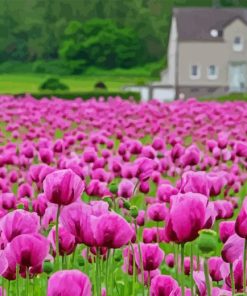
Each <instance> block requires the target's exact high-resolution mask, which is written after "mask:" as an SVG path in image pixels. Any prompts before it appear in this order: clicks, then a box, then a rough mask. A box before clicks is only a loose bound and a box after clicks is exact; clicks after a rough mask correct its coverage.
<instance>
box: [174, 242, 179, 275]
mask: <svg viewBox="0 0 247 296" xmlns="http://www.w3.org/2000/svg"><path fill="white" fill-rule="evenodd" d="M174 260H175V274H176V280H178V245H177V244H174Z"/></svg>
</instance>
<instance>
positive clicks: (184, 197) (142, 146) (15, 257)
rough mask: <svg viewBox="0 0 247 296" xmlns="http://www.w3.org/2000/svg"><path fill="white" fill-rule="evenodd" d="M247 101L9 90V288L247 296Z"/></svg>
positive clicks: (4, 243)
mask: <svg viewBox="0 0 247 296" xmlns="http://www.w3.org/2000/svg"><path fill="white" fill-rule="evenodd" d="M246 136H247V103H245V102H225V103H217V102H198V101H196V100H195V99H189V100H187V101H175V102H173V103H169V104H168V103H161V102H157V101H150V102H148V103H140V104H137V103H134V102H131V101H126V100H121V98H115V99H111V98H109V100H108V101H107V102H105V101H103V99H102V100H99V101H96V100H93V99H91V100H89V101H82V100H80V99H75V100H73V101H65V100H61V99H56V98H54V99H52V100H48V99H45V98H44V99H42V100H35V99H34V98H32V97H29V96H26V97H23V98H21V99H16V98H13V97H10V96H1V97H0V245H1V250H0V274H1V279H0V286H1V292H0V295H8V296H9V295H14V296H22V295H31V296H36V295H37V296H44V295H47V296H90V295H95V296H100V295H102V296H130V295H133V296H134V295H136V296H137V295H140V296H144V295H150V296H185V295H186V296H196V295H200V296H206V295H208V296H209V295H210V296H211V295H213V296H228V295H246V292H247V289H246V282H247V280H246V260H247V259H246V252H247V199H246V200H245V196H246V194H247V186H246V181H247V173H246V169H247V138H246Z"/></svg>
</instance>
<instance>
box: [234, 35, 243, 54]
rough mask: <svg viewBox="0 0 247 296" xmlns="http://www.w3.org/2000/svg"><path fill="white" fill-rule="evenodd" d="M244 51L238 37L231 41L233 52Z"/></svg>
mask: <svg viewBox="0 0 247 296" xmlns="http://www.w3.org/2000/svg"><path fill="white" fill-rule="evenodd" d="M243 49H244V40H243V38H242V37H240V36H236V37H235V38H234V41H233V50H234V51H242V50H243Z"/></svg>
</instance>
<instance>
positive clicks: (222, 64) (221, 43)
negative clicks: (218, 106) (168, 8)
mask: <svg viewBox="0 0 247 296" xmlns="http://www.w3.org/2000/svg"><path fill="white" fill-rule="evenodd" d="M167 58H168V68H167V69H166V70H164V71H163V72H162V73H161V81H159V82H154V83H152V84H151V85H148V86H146V87H143V88H140V87H139V88H138V87H136V88H135V87H132V90H137V91H141V94H142V97H143V100H148V99H150V98H156V99H159V100H173V99H175V98H179V97H180V98H188V97H215V96H220V95H223V94H226V93H229V92H244V91H247V9H242V8H175V9H174V10H173V16H172V23H171V31H170V38H169V45H168V56H167Z"/></svg>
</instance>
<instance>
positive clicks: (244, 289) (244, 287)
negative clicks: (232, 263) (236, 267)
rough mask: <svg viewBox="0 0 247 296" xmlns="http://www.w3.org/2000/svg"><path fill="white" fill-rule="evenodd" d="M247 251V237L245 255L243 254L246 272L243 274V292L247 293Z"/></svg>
mask: <svg viewBox="0 0 247 296" xmlns="http://www.w3.org/2000/svg"><path fill="white" fill-rule="evenodd" d="M246 252H247V239H245V241H244V256H243V260H244V262H243V268H244V274H243V292H244V293H246Z"/></svg>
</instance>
